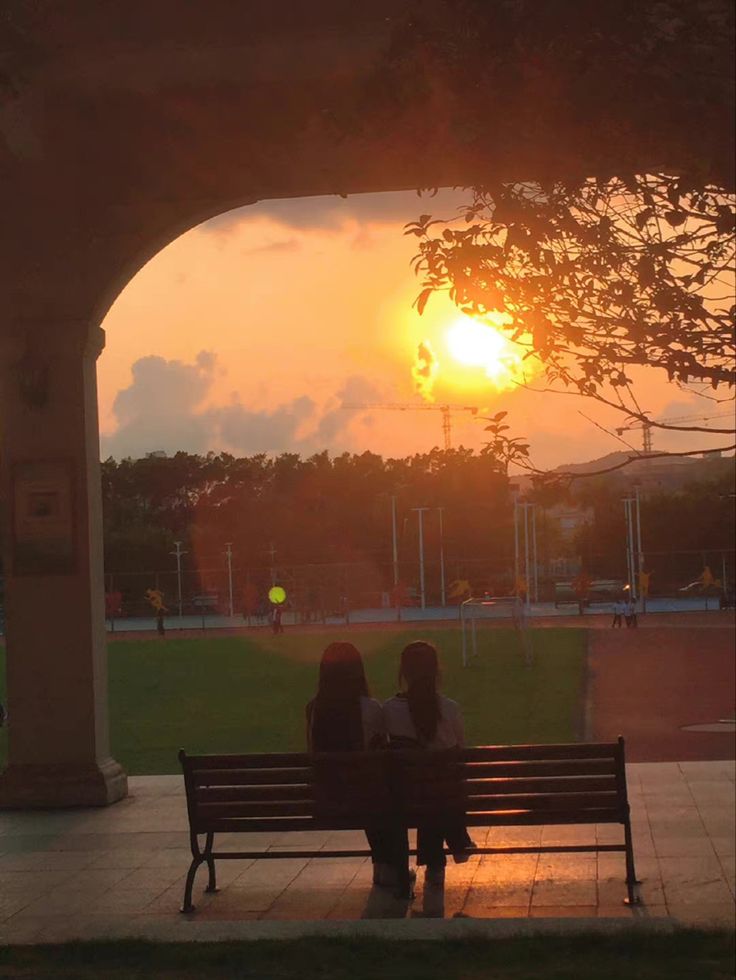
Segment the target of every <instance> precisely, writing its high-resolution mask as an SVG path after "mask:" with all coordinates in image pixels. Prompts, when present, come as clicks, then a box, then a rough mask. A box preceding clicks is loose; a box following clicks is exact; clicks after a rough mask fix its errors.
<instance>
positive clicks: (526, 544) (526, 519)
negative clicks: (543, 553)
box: [522, 503, 532, 608]
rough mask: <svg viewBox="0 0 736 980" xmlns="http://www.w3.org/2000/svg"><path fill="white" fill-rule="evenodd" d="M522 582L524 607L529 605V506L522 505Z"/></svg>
mask: <svg viewBox="0 0 736 980" xmlns="http://www.w3.org/2000/svg"><path fill="white" fill-rule="evenodd" d="M522 506H523V508H524V580H525V582H526V606H527V608H529V605H530V603H531V591H532V583H531V578H530V575H529V504H527V503H524V504H523V505H522Z"/></svg>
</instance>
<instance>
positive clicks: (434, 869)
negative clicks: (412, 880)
mask: <svg viewBox="0 0 736 980" xmlns="http://www.w3.org/2000/svg"><path fill="white" fill-rule="evenodd" d="M444 883H445V866H444V865H431V864H428V865H427V870H426V871H425V872H424V884H425V885H430V886H432V887H434V888H441V887H442V886H443V885H444Z"/></svg>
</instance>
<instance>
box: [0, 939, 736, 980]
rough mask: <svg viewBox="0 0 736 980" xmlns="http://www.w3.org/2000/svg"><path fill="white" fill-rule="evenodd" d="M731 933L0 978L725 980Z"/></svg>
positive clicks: (60, 969) (177, 963)
mask: <svg viewBox="0 0 736 980" xmlns="http://www.w3.org/2000/svg"><path fill="white" fill-rule="evenodd" d="M733 959H734V940H733V933H727V932H701V931H682V932H677V933H674V934H671V935H657V934H652V935H646V934H636V933H633V932H629V933H625V934H621V935H619V936H592V935H587V936H586V935H582V936H573V937H557V936H543V937H542V936H536V937H528V938H513V939H495V940H492V941H479V940H463V941H456V942H445V941H435V942H422V941H416V942H387V941H381V940H367V939H366V940H358V939H355V940H349V939H345V940H329V939H318V938H315V939H302V940H297V941H292V942H285V941H280V942H275V941H261V942H255V943H232V942H228V943H200V942H197V943H176V944H153V943H145V942H140V941H127V942H112V943H70V944H68V945H64V946H47V947H38V946H36V947H28V946H23V947H21V946H16V947H13V948H9V949H4V950H2V949H0V978H2V977H13V978H14V980H20V978H29V980H30V978H31V977H33V978H34V980H45V978H51V977H54V978H55V980H72V978H74V980H93V978H94V980H97V978H99V977H105V978H106V980H124V978H125V980H144V978H145V980H148V978H154V980H155V978H157V977H160V978H162V980H163V978H164V977H165V978H166V980H195V978H203V980H232V978H234V977H238V978H249V977H253V978H256V977H257V978H259V980H260V978H264V980H266V978H268V980H292V978H293V980H297V978H298V980H375V978H376V977H381V978H382V980H621V978H626V977H630V978H632V980H634V978H635V980H694V978H697V980H726V978H730V977H733V975H734V973H733Z"/></svg>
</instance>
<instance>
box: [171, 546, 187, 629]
mask: <svg viewBox="0 0 736 980" xmlns="http://www.w3.org/2000/svg"><path fill="white" fill-rule="evenodd" d="M174 547H175V548H176V551H171V552H169V554H171V555H173V556H174V557H175V558H176V585H177V597H178V604H179V619H181V608H182V607H181V559H182V555H186V554H187V552H186V551H182V550H181V541H175V542H174Z"/></svg>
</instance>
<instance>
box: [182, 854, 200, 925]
mask: <svg viewBox="0 0 736 980" xmlns="http://www.w3.org/2000/svg"><path fill="white" fill-rule="evenodd" d="M203 860H204V858H202V857H195V858H193V859H192V863H191V864H190V865H189V871H188V872H187V880H186V883H185V885H184V902H183V903H182V906H181V908H180V909H179V911H180V912H184V913H187V912H193V911H194V908H195V907H194V905H192V888H193V887H194V876H195V875H196V873H197V868H198V867H199V866H200V864H201V863H202V861H203Z"/></svg>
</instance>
